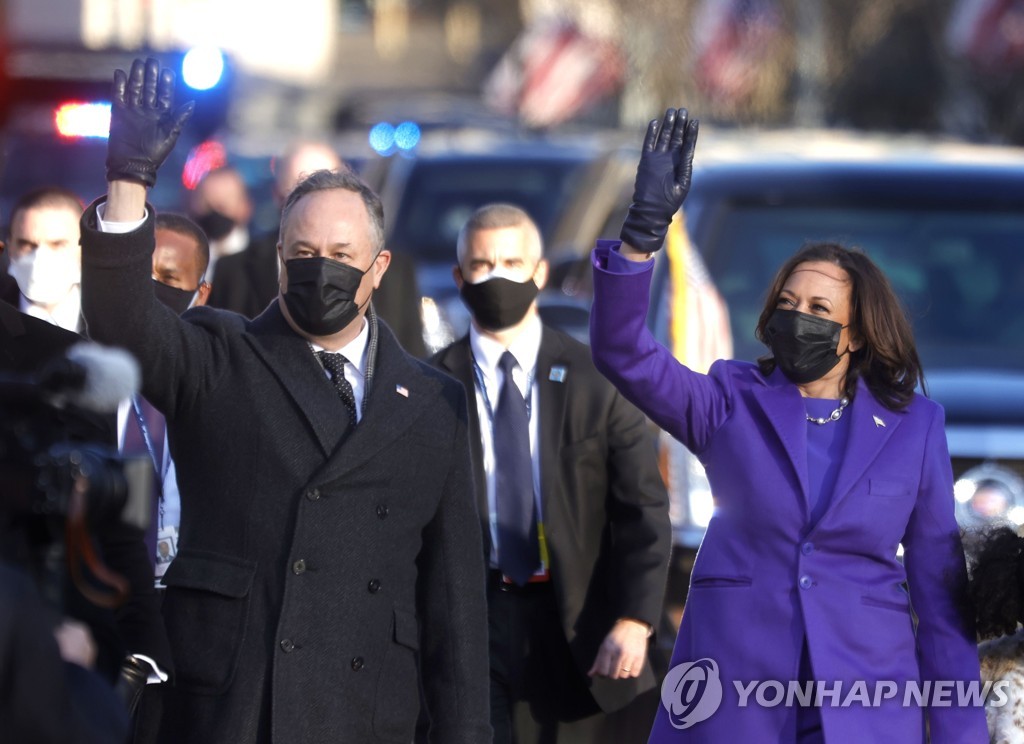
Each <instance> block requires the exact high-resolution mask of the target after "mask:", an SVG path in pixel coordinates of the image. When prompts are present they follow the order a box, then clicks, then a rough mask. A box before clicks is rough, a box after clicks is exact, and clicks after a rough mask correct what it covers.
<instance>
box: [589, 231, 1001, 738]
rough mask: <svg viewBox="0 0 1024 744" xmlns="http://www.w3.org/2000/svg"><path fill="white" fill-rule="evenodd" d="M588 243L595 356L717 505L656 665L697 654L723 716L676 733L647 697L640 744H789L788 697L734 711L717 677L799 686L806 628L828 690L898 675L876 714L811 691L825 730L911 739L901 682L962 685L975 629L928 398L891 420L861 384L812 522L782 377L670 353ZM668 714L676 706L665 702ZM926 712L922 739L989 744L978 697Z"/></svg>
mask: <svg viewBox="0 0 1024 744" xmlns="http://www.w3.org/2000/svg"><path fill="white" fill-rule="evenodd" d="M604 250H606V249H598V251H597V252H595V258H594V266H595V269H594V285H595V300H594V306H593V311H592V315H591V338H592V344H593V347H592V348H593V354H594V360H595V362H596V363H597V365H598V368H599V369H600V370H601V371H602V372H603V373H604V374H605V375H607V376H608V377H609V379H611V380H612V382H614V383H615V385H616V387H618V388H619V389H620V390H621V391H623V394H624V395H625V396H626V397H627V398H629V399H630V400H632V401H634V402H635V403H636V404H637V405H638V406H640V408H641V409H642V410H645V411H647V412H648V413H649V414H650V415H651V417H652V418H653V419H654V420H655V422H656V423H657V424H658V425H659V426H661V427H662V428H664V429H665V430H666V431H668V432H669V433H670V434H671V435H672V436H674V437H676V438H677V439H679V440H680V441H681V442H682V443H683V444H685V445H686V446H687V447H688V448H689V449H690V450H692V451H693V452H694V453H695V454H696V455H697V456H698V458H699V459H700V460H701V462H702V463H703V464H704V467H705V468H706V470H707V476H708V480H709V481H710V483H711V488H712V491H713V492H714V494H715V502H716V511H715V516H714V517H713V518H712V520H711V523H710V524H709V525H708V529H707V533H706V535H705V537H704V541H703V543H702V544H701V547H700V551H699V552H698V554H697V560H696V563H695V565H694V567H693V572H692V574H691V582H690V592H689V595H688V597H687V604H686V609H685V611H684V613H683V622H682V626H681V627H680V629H679V636H678V638H677V640H676V646H675V651H674V653H673V657H672V666H673V667H674V666H676V665H679V664H682V663H683V662H692V661H697V660H700V659H711V660H713V661H714V662H715V663H716V664H717V668H718V674H719V675H720V683H721V687H722V692H723V699H722V702H721V707H722V708H723V709H724V710H720V711H718V712H717V714H714V715H711V716H710V718H706V720H699V718H698V719H697V720H692V719H691V721H690V722H691V723H692V726H690V727H687V728H676V727H675V726H674V725H673V724H672V723H671V721H670V719H669V715H668V711H667V709H666V708H665V706H664V705H662V707H660V708H659V710H658V717H657V719H656V721H655V726H654V730H653V733H652V734H651V741H652V742H659V743H660V742H668V741H687V742H690V741H692V742H720V741H763V740H764V732H766V731H771V732H773V736H776V737H778V738H777V740H779V741H794V740H795V737H796V715H795V708H793V707H787V706H784V705H779V706H775V707H767V706H760V705H757V704H755V703H754V702H752V701H751V702H750V703H749V705H747V706H746V707H743V706H740V705H739V697H738V692H737V689H736V687H735V686H734V682H742V683H743V684H747V683H749V682H750V681H753V680H761V681H764V680H776V681H780V682H781V683H782V684H783V685H786V684H787V683H788V681H789V680H796V679H798V676H797V675H798V667H799V662H800V657H801V649H802V646H803V643H804V642H805V639H806V643H807V647H808V650H809V653H810V660H811V664H812V666H813V672H814V677H815V679H818V680H824V681H827V682H828V683H829V684H830V685H831V684H832V683H834V682H842V683H843V684H844V685H845V688H844V690H845V691H844V692H843V693H842V698H843V699H845V698H846V696H847V694H848V692H849V691H850V690H851V689H852V686H853V684H854V683H855V682H856V681H858V680H862V681H864V682H866V683H867V685H868V690H869V694H871V695H872V696H873V695H874V692H875V688H874V684H875V683H876V682H879V681H892V682H895V683H896V684H897V685H898V686H900V687H899V694H898V695H897V696H896V698H895V699H892V700H889V701H887V702H885V703H883V704H882V705H880V706H878V707H865V706H863V705H858V704H854V705H851V706H847V707H842V706H840V705H838V704H837V705H836V706H835V707H833V706H832V705H830V704H829V702H828V699H827V698H826V699H825V700H826V703H825V706H824V707H822V709H821V717H822V723H823V727H824V735H825V740H826V741H828V742H830V744H831V743H833V742H850V743H851V744H854V743H856V742H867V741H900V742H912V741H917V742H921V741H923V739H924V720H923V719H924V715H923V709H922V708H921V707H920V706H913V705H911V706H906V707H904V706H902V705H901V701H902V700H903V699H904V693H905V689H906V687H907V684H909V683H911V682H914V683H918V682H923V681H929V680H930V681H932V682H933V683H934V682H935V681H938V680H944V681H958V680H959V681H964V682H971V681H977V680H978V679H979V667H978V657H977V651H976V648H975V643H974V631H973V628H972V627H971V626H970V623H969V621H968V620H967V619H966V618H965V617H964V615H963V613H962V612H961V611H960V608H959V607H958V604H957V594H958V592H959V591H960V590H961V588H962V587H963V586H964V582H965V580H966V572H965V564H964V555H963V550H962V547H961V544H960V537H959V529H958V527H957V523H956V520H955V518H954V514H953V504H954V501H953V483H952V472H951V467H950V462H949V453H948V451H947V448H946V439H945V433H944V429H943V418H944V417H943V412H942V409H941V407H940V406H939V405H937V404H936V403H934V402H932V401H930V400H928V399H926V398H924V397H921V396H916V397H915V398H914V400H913V401H912V402H911V404H910V406H909V407H908V408H907V409H905V410H904V411H903V412H900V413H896V412H893V411H890V410H888V409H887V408H885V407H883V406H882V405H881V404H880V403H879V402H878V401H877V400H876V399H875V398H874V397H873V396H872V395H871V392H870V391H869V390H868V389H867V387H866V386H865V385H864V383H863V381H861V382H860V383H859V384H858V386H857V392H856V395H855V397H854V399H853V401H852V402H851V403H850V406H849V408H848V410H847V413H846V415H847V416H849V417H850V421H849V427H850V434H849V440H848V442H847V448H846V452H845V455H844V457H843V461H842V463H841V465H840V468H839V472H838V476H837V478H836V484H835V488H834V490H833V492H832V494H831V496H830V502H829V506H828V508H827V510H826V511H825V513H824V515H823V516H822V517H821V518H820V519H819V521H818V522H817V523H816V524H813V525H811V524H809V523H808V514H809V505H808V493H807V490H808V486H807V478H808V476H807V447H806V427H807V422H806V420H805V409H804V406H803V404H802V402H801V399H800V394H799V391H798V390H797V388H796V386H795V385H793V384H792V383H790V382H789V381H788V380H787V379H786V377H785V376H784V375H783V374H782V373H781V372H779V371H778V370H776V371H775V372H774V373H772V374H771V375H769V376H767V377H765V376H763V375H762V374H761V373H760V371H759V370H758V368H757V367H756V366H754V365H751V364H747V363H743V362H721V361H720V362H716V363H715V364H714V365H713V366H712V368H711V371H710V374H708V375H701V374H697V373H695V372H692V371H690V370H689V369H687V368H686V367H684V366H683V365H681V364H679V363H678V362H677V361H676V360H675V359H674V358H673V357H672V355H671V354H670V353H669V352H668V350H667V349H665V348H664V347H663V346H660V345H658V344H657V343H656V342H655V341H654V338H653V336H652V335H651V333H650V331H648V330H647V328H646V325H645V318H644V316H645V313H646V310H647V307H648V300H649V298H648V294H649V283H650V275H651V272H650V270H648V271H646V272H642V273H639V274H633V275H619V274H612V273H610V272H608V271H606V270H605V269H604V263H603V262H604V253H603V251H604ZM900 543H902V544H903V546H904V549H905V553H904V560H903V562H902V563H901V562H900V561H899V560H898V559H897V556H896V552H897V546H898V545H899V544H900ZM904 582H908V583H909V587H910V597H909V599H912V600H913V609H914V612H915V613H916V615H917V619H918V625H917V629H916V634H915V628H914V624H913V622H912V617H911V608H910V602H909V601H908V596H907V594H906V592H905V591H904V590H903V588H902V585H903V583H904ZM670 674H671V672H670ZM670 684H671V683H670ZM665 694H666V693H664V692H663V697H664V695H665ZM683 708H684V706H683V705H682V704H681V703H680V702H679V701H678V700H676V705H675V711H674V712H675V713H677V714H678V713H680V712H681V711H683ZM704 712H708V711H703V712H702V713H701V715H703V713H704ZM929 719H930V728H931V741H932V742H933V744H946V743H948V744H954V743H959V742H965V743H966V742H985V741H987V740H988V739H987V733H986V729H985V715H984V712H983V711H982V709H981V708H980V707H967V706H964V707H958V706H956V705H955V704H954V705H953V706H950V707H933V708H931V709H929Z"/></svg>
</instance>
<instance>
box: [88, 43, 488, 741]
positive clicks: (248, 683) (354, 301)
mask: <svg viewBox="0 0 1024 744" xmlns="http://www.w3.org/2000/svg"><path fill="white" fill-rule="evenodd" d="M114 80H115V84H114V91H113V105H112V112H111V125H110V137H109V139H108V158H107V180H108V182H109V191H108V196H107V199H106V200H105V201H103V200H100V201H98V202H97V203H95V204H94V205H92V206H91V207H89V208H88V209H87V210H86V212H85V214H84V215H83V218H82V230H83V238H82V244H83V247H82V260H83V267H82V276H83V282H82V285H83V308H84V311H85V317H86V320H87V321H88V324H89V330H90V332H91V333H92V334H93V336H94V337H95V338H97V339H102V340H106V341H108V342H112V343H121V344H123V345H124V346H125V347H127V348H128V349H129V350H131V351H132V352H133V353H134V354H135V355H136V356H137V357H138V358H139V361H140V364H141V367H142V372H143V391H142V392H143V393H144V395H145V396H146V398H147V399H148V400H150V401H151V402H152V403H153V404H154V405H155V406H156V407H157V408H158V409H159V410H161V411H162V412H163V413H164V414H165V415H166V417H167V425H168V430H169V435H170V436H169V441H170V447H171V452H172V454H173V455H174V461H175V464H176V465H177V476H178V478H177V480H178V486H179V490H180V495H181V505H182V511H181V515H182V521H181V540H180V543H179V547H178V554H177V557H176V558H175V559H174V562H173V563H172V564H171V566H170V568H168V570H167V573H166V574H165V575H164V584H165V585H166V587H167V589H166V591H165V594H164V602H163V611H164V617H165V620H166V623H167V627H168V632H169V635H170V640H171V647H172V651H173V653H174V661H175V684H174V685H173V686H172V687H171V688H170V689H168V690H166V691H165V695H164V700H163V703H164V719H163V720H164V725H163V727H162V729H161V741H163V742H175V743H177V742H195V741H202V742H204V743H208V744H217V743H220V742H223V743H225V744H226V743H228V742H230V744H262V743H263V742H270V741H301V742H303V743H304V744H321V743H322V744H327V743H328V742H330V743H331V744H346V743H351V744H370V743H372V742H391V741H409V740H411V739H412V737H413V730H414V728H415V724H416V720H417V716H418V711H419V701H420V690H421V689H422V690H423V691H424V697H425V700H426V704H427V707H428V713H429V717H430V720H431V736H432V738H433V740H434V741H436V742H444V744H481V743H482V742H487V741H490V738H491V732H490V727H489V725H488V720H487V690H486V674H487V666H486V659H485V653H486V633H487V629H486V604H485V599H484V594H483V581H484V576H483V562H482V559H481V555H480V546H481V537H480V531H479V522H478V520H477V516H476V507H475V502H474V496H473V490H472V480H471V475H470V460H469V445H468V439H467V421H466V416H467V414H466V398H465V391H464V390H463V389H462V386H461V385H459V384H458V383H457V382H456V381H454V380H452V379H450V378H449V377H447V376H445V375H443V374H441V373H439V372H437V371H436V370H434V369H431V368H430V367H429V366H427V365H426V364H424V363H422V362H418V361H417V360H415V359H413V358H412V357H410V356H409V355H408V354H406V353H405V352H404V351H403V350H402V349H401V347H400V346H399V345H398V343H397V342H396V341H395V339H394V336H393V335H392V334H391V332H390V330H389V329H388V328H387V326H386V325H385V324H384V323H383V322H380V321H378V319H377V318H376V316H375V315H374V314H373V313H372V312H370V311H368V310H369V308H370V298H371V296H372V294H373V291H374V289H375V288H376V287H377V286H379V284H380V280H381V278H382V277H383V275H384V272H385V271H386V270H387V267H388V261H389V258H390V256H389V253H388V252H387V251H386V250H384V246H383V213H382V209H381V206H380V200H379V199H378V198H377V196H376V195H375V194H374V193H373V192H372V191H370V190H369V189H368V188H367V187H366V186H365V184H363V183H362V182H361V181H360V180H359V179H358V178H356V177H355V176H353V175H352V174H349V173H331V172H328V171H318V172H316V173H314V174H312V175H310V176H309V177H307V178H306V179H304V180H303V181H302V182H301V183H300V184H299V185H298V186H297V187H296V188H295V190H294V191H293V192H292V193H291V195H290V196H289V197H288V200H287V202H286V203H285V206H284V210H283V214H282V220H281V237H280V245H279V247H278V253H279V256H280V261H281V283H280V292H279V295H278V300H277V302H275V303H273V304H271V305H270V306H269V307H268V308H267V309H266V310H265V311H264V312H263V313H262V314H261V315H260V316H259V317H258V318H256V319H255V320H252V321H249V320H247V319H245V318H244V317H242V316H241V315H238V314H236V313H231V312H227V311H222V310H215V309H211V308H195V309H193V310H191V311H189V312H188V313H186V314H185V315H184V316H183V317H180V318H179V317H178V316H177V315H176V314H175V313H174V312H172V311H170V310H168V309H167V308H166V307H164V306H163V305H161V304H160V303H159V302H157V300H156V298H155V297H154V295H153V287H152V281H151V279H150V276H151V270H152V264H151V253H152V251H153V247H154V240H153V215H152V210H151V209H149V208H148V207H147V205H146V203H145V197H146V187H147V186H148V185H152V183H153V182H154V181H155V178H156V171H157V168H158V167H159V165H160V164H161V163H162V162H163V160H164V159H165V158H166V157H167V154H168V153H169V152H170V150H171V148H172V147H173V146H174V143H175V141H176V139H177V136H178V134H179V132H180V131H181V127H182V126H183V125H184V123H185V120H186V119H187V118H188V116H189V114H190V112H191V104H186V105H185V106H183V107H181V108H179V109H174V107H173V105H172V100H171V99H172V95H173V87H174V75H173V73H172V72H171V71H169V70H160V68H159V64H158V63H157V61H156V60H148V61H146V62H145V63H143V62H142V61H141V60H136V61H135V63H134V64H133V65H132V68H131V72H130V73H129V75H127V76H126V75H125V73H123V72H122V71H120V70H118V71H117V72H116V73H115V76H114ZM155 340H158V341H159V342H155Z"/></svg>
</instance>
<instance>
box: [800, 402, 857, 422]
mask: <svg viewBox="0 0 1024 744" xmlns="http://www.w3.org/2000/svg"><path fill="white" fill-rule="evenodd" d="M848 405H850V399H849V398H847V397H843V399H842V400H840V401H839V408H837V409H836V410H834V411H832V413H830V414H829V415H828V416H827V417H826V418H815V417H814V416H812V415H811V414H809V413H808V414H807V420H808V421H810V422H811V423H812V424H818V426H822V425H823V424H827V423H828V422H829V421H838V420H839V418H840V417H841V416H842V415H843V409H844V408H846V407H847V406H848Z"/></svg>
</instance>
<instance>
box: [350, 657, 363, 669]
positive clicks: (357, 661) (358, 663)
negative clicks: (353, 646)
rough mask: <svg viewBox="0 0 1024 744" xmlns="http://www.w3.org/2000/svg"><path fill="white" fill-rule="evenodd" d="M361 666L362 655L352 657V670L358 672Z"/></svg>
mask: <svg viewBox="0 0 1024 744" xmlns="http://www.w3.org/2000/svg"><path fill="white" fill-rule="evenodd" d="M362 668H363V657H362V656H357V657H355V658H354V659H352V671H353V672H358V671H359V670H360V669H362Z"/></svg>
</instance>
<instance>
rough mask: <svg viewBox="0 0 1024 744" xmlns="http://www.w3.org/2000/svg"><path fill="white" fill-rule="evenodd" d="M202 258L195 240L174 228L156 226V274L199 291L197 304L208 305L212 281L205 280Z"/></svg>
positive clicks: (165, 281)
mask: <svg viewBox="0 0 1024 744" xmlns="http://www.w3.org/2000/svg"><path fill="white" fill-rule="evenodd" d="M203 273H204V272H203V271H202V259H201V258H200V249H199V246H198V245H197V244H196V241H195V240H194V239H193V238H191V237H189V236H187V235H182V234H181V233H179V232H175V231H174V230H167V229H166V228H157V230H156V249H155V250H154V251H153V278H154V279H155V280H156V281H158V282H161V283H163V284H166V285H168V286H170V287H174V288H175V289H183V290H186V291H188V292H198V293H199V296H198V297H196V299H195V301H194V302H193V304H194V305H205V304H206V300H207V298H208V297H209V296H210V285H209V284H207V283H206V282H204V281H202V278H203Z"/></svg>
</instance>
